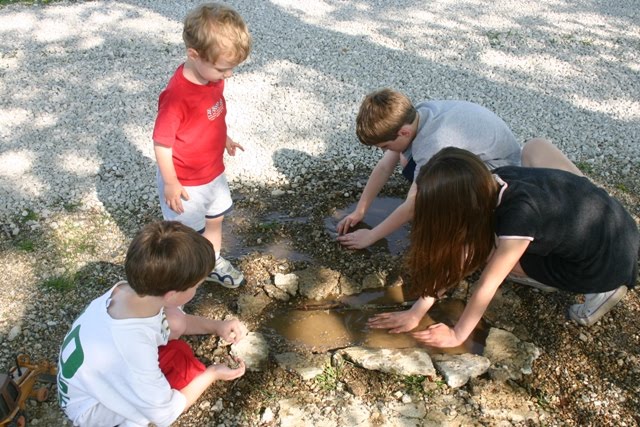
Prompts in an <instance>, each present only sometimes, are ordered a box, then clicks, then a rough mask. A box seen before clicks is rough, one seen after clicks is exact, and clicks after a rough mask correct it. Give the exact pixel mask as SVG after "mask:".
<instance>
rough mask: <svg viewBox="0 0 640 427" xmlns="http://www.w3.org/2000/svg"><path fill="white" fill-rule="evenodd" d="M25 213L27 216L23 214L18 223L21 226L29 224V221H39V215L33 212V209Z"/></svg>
mask: <svg viewBox="0 0 640 427" xmlns="http://www.w3.org/2000/svg"><path fill="white" fill-rule="evenodd" d="M25 212H26V214H24V215H23V214H21V215H20V218H19V219H18V221H19V222H20V223H21V224H25V223H27V222H29V221H37V220H38V218H39V217H38V214H37V213H35V212H34V211H32V210H31V209H27V210H26V211H25Z"/></svg>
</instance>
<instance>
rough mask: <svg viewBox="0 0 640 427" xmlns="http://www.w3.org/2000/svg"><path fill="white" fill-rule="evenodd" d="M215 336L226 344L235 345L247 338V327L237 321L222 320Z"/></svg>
mask: <svg viewBox="0 0 640 427" xmlns="http://www.w3.org/2000/svg"><path fill="white" fill-rule="evenodd" d="M216 335H218V336H219V337H221V338H222V339H223V340H225V341H226V342H229V343H231V344H235V343H237V342H238V341H240V340H241V339H243V338H244V337H246V336H247V327H246V326H245V325H244V323H242V322H240V321H239V320H238V319H231V320H223V321H222V322H221V324H220V327H219V329H218V331H217V333H216Z"/></svg>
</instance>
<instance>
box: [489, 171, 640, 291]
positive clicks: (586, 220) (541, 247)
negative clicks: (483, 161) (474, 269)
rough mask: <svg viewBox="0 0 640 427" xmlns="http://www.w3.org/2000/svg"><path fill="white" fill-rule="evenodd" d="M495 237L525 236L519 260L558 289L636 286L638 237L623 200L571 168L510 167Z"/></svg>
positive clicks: (531, 273) (504, 175) (501, 173)
mask: <svg viewBox="0 0 640 427" xmlns="http://www.w3.org/2000/svg"><path fill="white" fill-rule="evenodd" d="M494 173H495V174H496V175H498V177H499V178H500V179H502V180H503V181H504V182H505V183H506V185H507V187H506V189H504V188H503V191H502V192H501V193H502V194H501V197H500V200H499V204H498V207H497V208H496V235H497V236H498V237H501V238H509V237H515V238H527V239H529V240H531V244H530V245H529V247H528V248H527V250H526V252H525V255H524V256H523V257H522V259H521V260H520V264H521V266H522V268H523V270H524V271H525V272H526V273H527V275H529V276H530V277H532V278H534V279H536V280H538V281H540V282H542V283H544V284H547V285H550V286H555V287H558V288H560V289H564V290H568V291H573V292H579V293H594V292H605V291H609V290H612V289H615V288H617V287H619V286H621V285H627V286H628V287H633V286H634V285H635V282H636V277H637V274H638V262H637V260H638V246H639V245H640V236H639V233H638V228H637V226H636V223H635V221H634V220H633V218H631V216H630V215H629V213H628V212H627V211H626V210H625V209H624V208H623V207H622V205H620V203H619V202H618V201H617V200H615V199H614V198H612V197H611V196H609V195H608V194H607V192H606V191H604V190H603V189H601V188H598V187H596V186H595V185H594V184H593V183H592V182H591V181H589V180H588V179H587V178H584V177H578V176H576V175H574V174H571V173H569V172H565V171H561V170H555V169H542V168H520V167H513V166H506V167H501V168H497V169H495V170H494Z"/></svg>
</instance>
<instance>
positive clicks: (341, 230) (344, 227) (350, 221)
mask: <svg viewBox="0 0 640 427" xmlns="http://www.w3.org/2000/svg"><path fill="white" fill-rule="evenodd" d="M362 218H364V214H363V213H360V212H358V211H353V212H351V213H350V214H349V215H347V216H345V217H344V218H342V219H341V220H340V222H339V223H338V225H337V226H336V230H337V231H338V235H340V236H342V235H343V234H346V233H348V232H349V230H350V229H351V227H353V226H354V225H356V224H357V223H359V222H360V221H362Z"/></svg>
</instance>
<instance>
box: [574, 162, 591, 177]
mask: <svg viewBox="0 0 640 427" xmlns="http://www.w3.org/2000/svg"><path fill="white" fill-rule="evenodd" d="M576 167H577V168H578V169H580V171H581V172H582V173H584V174H590V173H593V166H591V164H589V163H587V162H577V163H576Z"/></svg>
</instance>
